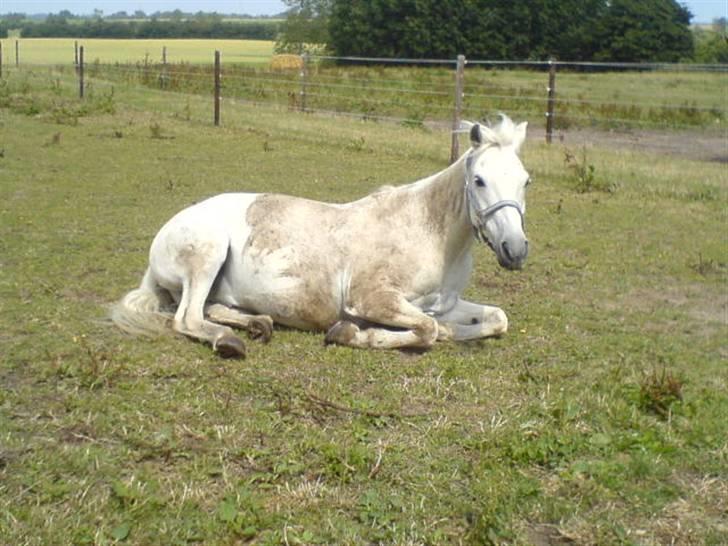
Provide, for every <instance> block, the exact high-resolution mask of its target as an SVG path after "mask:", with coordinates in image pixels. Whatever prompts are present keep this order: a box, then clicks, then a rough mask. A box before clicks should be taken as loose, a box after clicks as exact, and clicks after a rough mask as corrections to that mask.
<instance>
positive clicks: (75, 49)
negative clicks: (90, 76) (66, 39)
mask: <svg viewBox="0 0 728 546" xmlns="http://www.w3.org/2000/svg"><path fill="white" fill-rule="evenodd" d="M73 65H74V66H75V67H77V68H78V40H76V41H74V42H73Z"/></svg>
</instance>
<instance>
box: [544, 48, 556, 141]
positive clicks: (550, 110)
mask: <svg viewBox="0 0 728 546" xmlns="http://www.w3.org/2000/svg"><path fill="white" fill-rule="evenodd" d="M555 103H556V61H555V60H554V59H553V58H551V59H549V86H548V100H547V102H546V143H547V144H551V139H552V137H553V134H554V105H555Z"/></svg>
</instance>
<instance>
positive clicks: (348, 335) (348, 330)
mask: <svg viewBox="0 0 728 546" xmlns="http://www.w3.org/2000/svg"><path fill="white" fill-rule="evenodd" d="M358 332H359V327H358V326H357V325H356V324H354V323H353V322H349V321H348V320H340V321H339V322H337V323H336V324H334V325H333V326H332V327H331V328H329V331H328V332H326V337H325V338H324V344H325V345H333V344H336V345H349V344H350V343H351V340H353V339H354V337H355V336H356V334H357V333H358Z"/></svg>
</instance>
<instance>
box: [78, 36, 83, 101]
mask: <svg viewBox="0 0 728 546" xmlns="http://www.w3.org/2000/svg"><path fill="white" fill-rule="evenodd" d="M83 87H84V81H83V46H81V47H79V48H78V98H80V99H82V98H83Z"/></svg>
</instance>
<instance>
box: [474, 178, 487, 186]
mask: <svg viewBox="0 0 728 546" xmlns="http://www.w3.org/2000/svg"><path fill="white" fill-rule="evenodd" d="M475 185H476V186H478V187H481V188H484V187H485V180H483V179H482V178H480V177H479V176H476V177H475Z"/></svg>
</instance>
